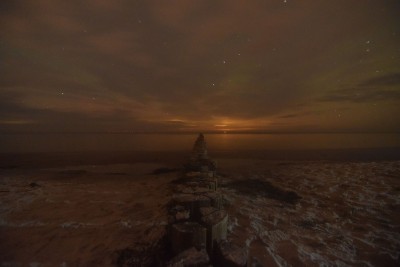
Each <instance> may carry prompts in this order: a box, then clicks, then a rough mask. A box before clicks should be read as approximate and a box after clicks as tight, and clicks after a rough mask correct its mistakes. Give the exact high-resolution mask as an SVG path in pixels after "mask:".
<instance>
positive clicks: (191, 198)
mask: <svg viewBox="0 0 400 267" xmlns="http://www.w3.org/2000/svg"><path fill="white" fill-rule="evenodd" d="M216 170H217V164H216V162H215V161H213V160H211V159H210V158H209V157H208V153H207V145H206V141H205V138H204V135H203V134H200V135H199V137H198V138H197V140H196V142H195V144H194V147H193V151H192V154H191V157H190V160H189V162H188V163H187V164H186V165H185V171H184V173H183V174H182V176H183V177H182V178H181V179H179V183H178V184H177V185H176V186H175V188H174V192H175V193H174V195H173V197H172V200H171V203H170V209H169V220H168V236H169V241H170V242H169V243H170V246H171V252H172V253H173V255H174V256H175V257H174V258H173V259H172V260H171V262H170V265H169V266H171V267H172V266H210V264H218V265H215V266H246V265H247V255H246V254H245V253H244V252H243V250H241V249H239V248H237V247H234V246H232V245H229V244H228V243H227V241H226V240H227V226H228V214H227V212H226V210H225V209H224V208H223V198H222V195H221V194H220V193H219V192H218V181H217V178H218V177H217V174H216ZM220 264H222V265H220Z"/></svg>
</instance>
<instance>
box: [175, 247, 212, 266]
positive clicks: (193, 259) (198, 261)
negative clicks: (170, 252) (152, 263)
mask: <svg viewBox="0 0 400 267" xmlns="http://www.w3.org/2000/svg"><path fill="white" fill-rule="evenodd" d="M209 263H210V258H209V257H208V254H207V252H206V251H205V250H204V249H202V250H198V249H196V248H195V247H191V248H189V249H187V250H185V251H183V252H181V253H180V254H178V255H177V256H175V257H174V258H173V259H172V260H171V261H170V263H169V264H168V265H167V266H168V267H203V266H204V267H205V266H209Z"/></svg>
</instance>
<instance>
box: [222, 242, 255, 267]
mask: <svg viewBox="0 0 400 267" xmlns="http://www.w3.org/2000/svg"><path fill="white" fill-rule="evenodd" d="M215 254H216V262H217V263H218V266H226V267H245V266H247V258H248V255H247V252H246V251H245V249H244V248H241V247H239V246H237V245H234V244H232V243H230V242H228V241H226V240H223V241H221V242H219V243H218V244H217V247H216V253H215ZM255 266H258V265H255Z"/></svg>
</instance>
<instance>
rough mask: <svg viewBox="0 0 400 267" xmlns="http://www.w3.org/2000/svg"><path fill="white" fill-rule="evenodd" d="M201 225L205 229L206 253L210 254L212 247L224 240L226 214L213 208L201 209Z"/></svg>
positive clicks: (226, 226)
mask: <svg viewBox="0 0 400 267" xmlns="http://www.w3.org/2000/svg"><path fill="white" fill-rule="evenodd" d="M200 212H201V215H202V217H201V223H202V224H203V225H204V226H205V227H206V229H207V251H208V253H210V254H212V252H213V251H214V245H215V244H216V243H218V242H220V241H221V240H225V239H226V234H227V231H228V213H227V212H226V211H225V210H219V209H215V208H202V209H201V210H200Z"/></svg>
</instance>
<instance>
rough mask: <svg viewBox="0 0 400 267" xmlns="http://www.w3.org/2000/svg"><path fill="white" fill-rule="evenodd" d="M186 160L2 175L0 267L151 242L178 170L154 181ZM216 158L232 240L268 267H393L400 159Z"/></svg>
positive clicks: (87, 261) (61, 260) (84, 260)
mask: <svg viewBox="0 0 400 267" xmlns="http://www.w3.org/2000/svg"><path fill="white" fill-rule="evenodd" d="M181 160H182V159H181V158H180V157H175V160H172V159H171V158H169V160H168V161H167V162H165V161H164V162H162V161H161V160H159V159H158V158H151V160H150V159H149V160H147V161H146V162H136V163H135V162H130V163H128V164H116V162H113V164H104V162H101V164H99V163H96V164H90V165H79V164H77V165H66V166H61V165H62V164H58V166H56V165H57V164H53V166H52V167H47V168H46V167H44V166H43V165H42V166H40V167H36V168H32V166H28V165H25V167H18V166H14V167H13V166H9V167H8V168H7V167H4V168H3V169H2V170H1V171H0V201H1V203H0V264H1V266H110V265H115V264H116V263H117V261H118V256H119V255H121V254H118V253H120V251H121V250H124V249H126V248H132V249H134V248H135V247H138V246H142V245H146V246H149V245H151V244H155V243H156V242H157V241H158V240H159V239H160V238H161V237H162V236H163V235H164V233H165V225H166V223H167V218H166V204H167V202H168V200H169V199H170V196H171V192H170V190H171V187H170V182H171V181H172V180H174V179H176V178H177V176H178V173H177V172H172V173H167V174H160V175H154V174H151V173H152V172H153V170H155V169H157V168H160V167H179V162H181ZM217 160H218V163H219V169H220V171H221V175H222V178H221V187H220V189H221V190H222V192H223V193H224V194H225V198H226V202H227V207H228V211H229V214H230V221H229V231H230V235H229V238H230V240H231V241H232V242H234V243H237V244H239V245H245V246H247V247H248V249H249V251H250V255H251V257H256V258H257V259H258V261H259V262H260V263H262V264H264V265H265V266H399V263H400V261H399V256H400V212H399V211H400V161H383V162H332V161H302V162H298V161H271V160H265V159H248V158H247V159H240V158H219V159H218V158H217ZM74 163H76V162H74ZM78 163H79V162H78ZM85 163H86V162H85ZM249 181H250V182H249ZM282 192H283V193H285V192H293V193H295V194H296V195H297V196H298V198H294V199H291V200H288V199H287V198H285V197H281V193H282Z"/></svg>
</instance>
